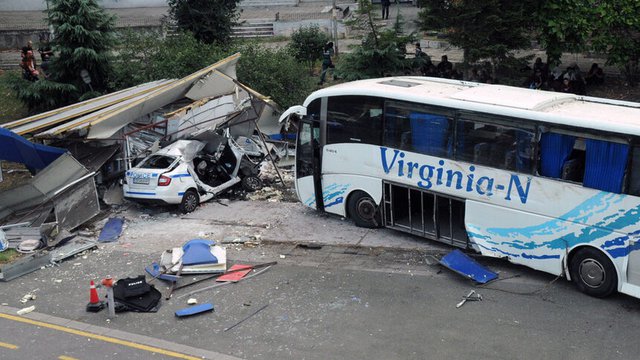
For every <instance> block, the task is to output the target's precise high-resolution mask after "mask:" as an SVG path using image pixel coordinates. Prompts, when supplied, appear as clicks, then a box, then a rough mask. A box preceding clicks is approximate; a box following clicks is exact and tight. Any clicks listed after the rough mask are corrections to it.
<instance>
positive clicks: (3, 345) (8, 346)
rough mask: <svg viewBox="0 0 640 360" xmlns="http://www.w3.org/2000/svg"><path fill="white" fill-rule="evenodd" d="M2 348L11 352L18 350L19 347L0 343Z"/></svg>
mask: <svg viewBox="0 0 640 360" xmlns="http://www.w3.org/2000/svg"><path fill="white" fill-rule="evenodd" d="M0 347H3V348H7V349H11V350H15V349H17V348H18V346H17V345H13V344H8V343H3V342H0Z"/></svg>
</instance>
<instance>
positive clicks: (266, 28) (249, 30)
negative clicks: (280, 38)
mask: <svg viewBox="0 0 640 360" xmlns="http://www.w3.org/2000/svg"><path fill="white" fill-rule="evenodd" d="M232 30H233V35H232V36H233V37H241V38H251V37H269V36H273V35H274V30H273V21H272V20H268V19H251V20H248V21H245V22H243V23H242V24H241V25H240V26H234V27H233V29H232Z"/></svg>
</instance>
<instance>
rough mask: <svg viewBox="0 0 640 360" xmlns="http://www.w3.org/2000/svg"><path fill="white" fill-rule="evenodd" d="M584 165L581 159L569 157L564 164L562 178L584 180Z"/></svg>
mask: <svg viewBox="0 0 640 360" xmlns="http://www.w3.org/2000/svg"><path fill="white" fill-rule="evenodd" d="M583 174H584V165H583V163H582V161H580V160H579V159H569V160H567V161H565V162H564V165H562V175H561V176H562V179H563V180H569V181H576V182H582V176H583Z"/></svg>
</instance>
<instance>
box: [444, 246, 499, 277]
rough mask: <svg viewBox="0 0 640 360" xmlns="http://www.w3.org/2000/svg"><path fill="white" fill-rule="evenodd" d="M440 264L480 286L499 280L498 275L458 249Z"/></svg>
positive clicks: (445, 257)
mask: <svg viewBox="0 0 640 360" xmlns="http://www.w3.org/2000/svg"><path fill="white" fill-rule="evenodd" d="M440 264H442V265H443V266H444V267H446V268H447V269H450V270H453V271H455V272H457V273H458V274H460V275H462V276H464V277H466V278H469V279H473V280H474V281H476V282H478V283H480V284H484V283H487V282H489V281H491V280H494V279H497V278H498V274H496V273H495V272H493V271H491V270H489V269H487V268H486V267H484V266H482V265H480V264H478V263H477V262H476V261H475V260H473V259H472V258H470V257H468V256H467V255H465V254H464V253H463V252H462V251H460V250H458V249H456V250H453V251H452V252H450V253H448V254H447V255H445V256H444V257H443V258H442V259H441V260H440Z"/></svg>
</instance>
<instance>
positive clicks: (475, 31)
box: [418, 0, 531, 65]
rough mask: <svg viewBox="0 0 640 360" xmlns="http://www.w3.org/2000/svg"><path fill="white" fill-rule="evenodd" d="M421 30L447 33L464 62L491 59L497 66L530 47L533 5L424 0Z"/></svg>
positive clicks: (495, 0) (480, 0)
mask: <svg viewBox="0 0 640 360" xmlns="http://www.w3.org/2000/svg"><path fill="white" fill-rule="evenodd" d="M422 4H423V5H424V6H425V7H424V8H423V10H421V11H420V13H419V20H418V21H419V26H420V28H421V29H422V30H425V31H427V30H443V29H444V30H447V32H446V33H447V36H448V39H449V42H450V43H451V45H453V46H457V47H459V48H462V49H463V53H464V63H465V64H469V63H474V62H477V61H479V60H481V59H485V58H490V59H491V61H492V62H493V64H494V65H500V63H502V62H505V61H507V60H508V59H510V58H513V57H514V56H515V55H514V51H515V50H519V49H526V48H528V47H530V41H529V37H528V31H529V24H530V20H531V14H530V8H529V6H530V2H527V1H511V0H457V1H451V0H423V1H422Z"/></svg>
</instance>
